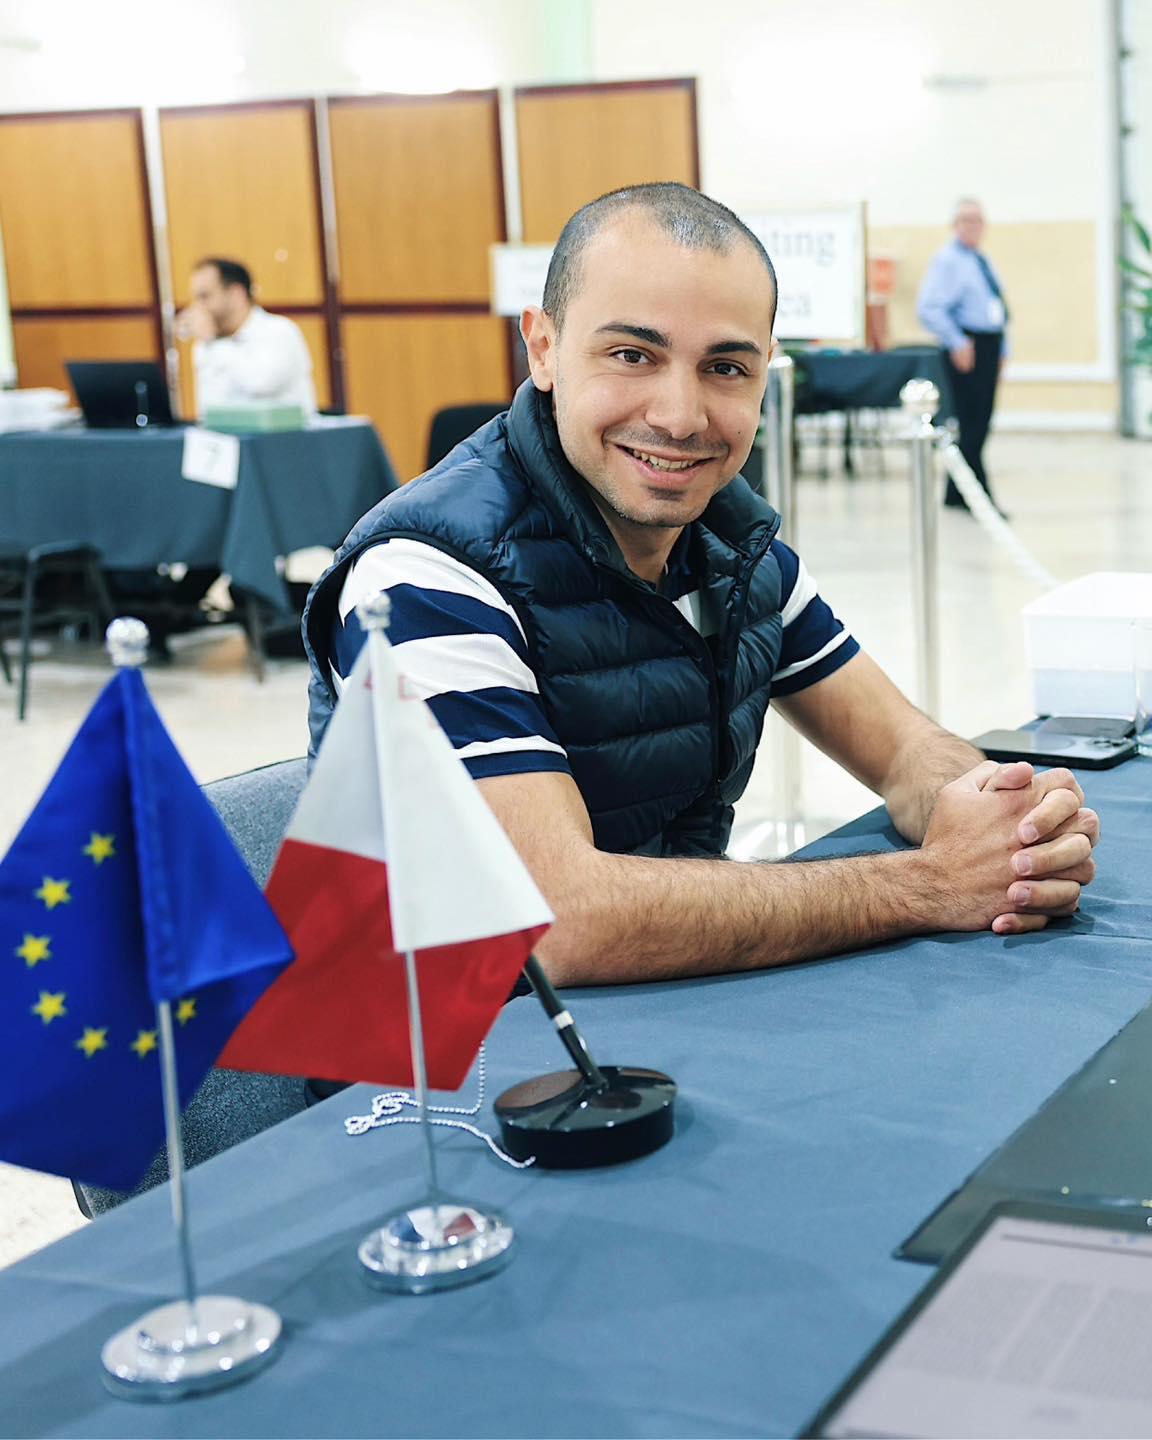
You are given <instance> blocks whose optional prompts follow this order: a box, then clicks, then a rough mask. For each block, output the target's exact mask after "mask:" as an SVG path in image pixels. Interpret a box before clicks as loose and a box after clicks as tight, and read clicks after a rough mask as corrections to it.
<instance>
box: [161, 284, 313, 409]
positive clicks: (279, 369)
mask: <svg viewBox="0 0 1152 1440" xmlns="http://www.w3.org/2000/svg"><path fill="white" fill-rule="evenodd" d="M190 289H191V295H192V303H191V304H190V305H189V306H188V308H187V309H186V310H182V311H181V312H180V314H179V315H177V317H176V336H177V339H180V340H193V341H195V342H196V348H195V351H194V359H195V365H196V400H197V407H198V409H199V411H200V413H201V414H203V413H204V411H205V410H206V409H207V408H208V407H209V406H212V405H238V404H246V403H247V404H256V403H262V404H266V405H299V406H300V408H301V409H302V410H303V411H304V414H305V415H306V416H312V415H315V413H316V391H315V388H314V386H313V384H312V357H311V355H310V354H309V352H308V345H307V342H306V341H305V339H304V336H303V334H302V333H301V331H300V327H299V325H297V324H296V323H295V322H294V321H292V320H289V319H288V317H287V316H286V315H269V313H268V311H267V310H265V309H263V308H262V307H261V306H259V305H257V304H256V303H255V301H254V300H253V298H252V276H251V273H250V272H249V271H248V269H247V268H246V267H245V266H244V265H241V264H240V262H239V261H238V260H225V259H222V258H220V257H217V256H209V257H208V258H207V259H204V260H201V261H200V263H199V265H197V266H196V269H195V270H194V271H193V272H192V284H191V287H190Z"/></svg>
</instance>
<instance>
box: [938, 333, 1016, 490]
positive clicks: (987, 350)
mask: <svg viewBox="0 0 1152 1440" xmlns="http://www.w3.org/2000/svg"><path fill="white" fill-rule="evenodd" d="M967 334H968V338H969V339H970V340H971V341H973V343H974V344H975V346H976V363H975V365H974V366H973V367H972V369H971V370H969V371H967V372H965V371H962V370H957V368H956V366H955V365H954V364H953V363H952V356H951V355H950V354H949V353H948V351H947V350H945V351H943V357H944V367H945V369H946V370H947V372H948V384H949V385H950V386H951V389H952V411H953V414H954V415H955V416H956V419H957V420H958V421H959V424H960V442H959V444H960V453H961V455H963V456H964V459H965V460H967V462H968V464H969V465H971V467H972V473H973V474H974V475H975V476H976V478H977V480H979V481H980V484H981V485H983V487H984V489H985V490H987V491H988V494H989V495H991V493H992V491H991V488H990V486H989V484H988V474H987V472H986V471H985V469H984V441H985V440H986V439H987V438H988V426H989V424H990V423H991V421H992V407H993V406H994V405H995V403H996V382H997V381H998V380H999V378H1000V351H1001V347H1002V345H1003V341H1004V337H1003V335H1001V334H1000V332H999V331H996V332H995V333H994V334H991V335H980V334H973V333H972V331H970V330H969V331H968V332H967ZM945 501H946V503H947V504H950V505H960V504H963V501H962V500H961V498H960V492H959V490H957V489H956V486H955V485H953V483H952V481H951V479H949V481H948V491H947V494H946V495H945Z"/></svg>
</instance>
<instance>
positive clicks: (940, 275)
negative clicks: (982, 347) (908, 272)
mask: <svg viewBox="0 0 1152 1440" xmlns="http://www.w3.org/2000/svg"><path fill="white" fill-rule="evenodd" d="M958 298H959V297H958V295H957V285H956V274H955V267H954V265H953V263H952V257H951V256H950V255H949V254H948V252H947V251H944V252H942V253H941V254H939V255H937V256H935V257H934V258H933V260H932V263H931V264H930V265H929V266H928V273H927V274H926V275H925V276H924V282H923V284H922V285H921V286H920V294H919V296H918V297H917V300H916V315H917V318H918V319H919V321H920V323H921V325H923V326H924V328H925V330H928V331H929V332H930V333H931V334H933V335H934V336H935V337H936V339H937V341H938V342H939V343H940V344H941V345H943V347H944V348H945V350H955V349H956V347H957V346H958V345H963V344H964V341H965V340H966V339H967V338H968V337H967V336H966V335H965V334H964V332H963V330H961V328H960V326H959V325H957V323H956V320H955V317H954V315H953V310H954V308H955V306H956V302H957V300H958Z"/></svg>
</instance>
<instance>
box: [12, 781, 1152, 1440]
mask: <svg viewBox="0 0 1152 1440" xmlns="http://www.w3.org/2000/svg"><path fill="white" fill-rule="evenodd" d="M1086 788H1087V790H1088V795H1089V799H1090V801H1091V802H1092V803H1093V804H1095V805H1096V806H1097V808H1098V809H1099V810H1100V812H1101V814H1102V816H1103V821H1104V839H1103V840H1102V842H1101V844H1100V847H1099V851H1098V857H1099V861H1100V875H1099V879H1098V881H1097V883H1096V884H1095V885H1094V886H1093V887H1092V888H1091V890H1090V891H1089V892H1087V895H1086V898H1085V903H1084V907H1083V910H1082V913H1081V914H1080V915H1079V916H1077V917H1075V918H1073V919H1071V920H1069V921H1062V922H1060V923H1057V924H1054V925H1053V926H1052V927H1051V928H1050V929H1048V930H1047V931H1044V932H1041V933H1039V934H1036V935H1028V936H1021V937H1017V938H1014V939H1002V938H998V937H996V936H994V935H992V934H991V933H982V934H973V935H959V934H958V935H942V936H938V937H933V938H929V939H917V940H907V941H904V942H900V943H896V944H889V945H881V946H875V947H873V948H870V949H867V950H863V951H860V952H859V953H856V954H853V955H851V956H846V957H842V958H840V959H837V960H832V961H826V962H822V963H818V964H808V965H798V966H793V967H790V968H788V969H785V970H779V971H774V972H772V971H769V972H763V973H759V974H755V975H745V976H724V977H718V978H715V979H704V980H695V981H685V982H681V983H675V984H662V985H642V986H632V987H628V988H625V989H610V988H604V989H597V990H587V991H581V992H575V993H573V994H572V995H571V997H570V1003H571V1006H572V1009H573V1011H574V1012H575V1013H576V1015H577V1017H578V1018H579V1020H580V1021H581V1023H582V1024H583V1026H584V1028H585V1030H586V1032H587V1034H588V1036H589V1037H590V1040H591V1042H592V1044H593V1047H594V1049H595V1051H596V1053H597V1054H598V1055H599V1056H600V1057H601V1058H603V1059H604V1060H608V1061H618V1062H630V1063H636V1064H641V1065H653V1066H658V1067H661V1068H663V1069H666V1070H668V1071H669V1072H670V1073H671V1074H672V1075H674V1076H675V1077H676V1079H677V1080H678V1081H679V1083H680V1086H681V1095H680V1102H679V1121H678V1132H677V1134H676V1136H675V1138H674V1139H673V1141H672V1142H671V1144H669V1145H668V1146H667V1147H666V1148H665V1149H663V1150H661V1151H660V1152H658V1153H657V1154H655V1155H652V1156H649V1157H648V1158H646V1159H644V1160H641V1161H638V1162H636V1163H634V1164H631V1165H626V1166H621V1167H619V1168H614V1169H607V1170H603V1171H584V1172H575V1173H547V1172H544V1171H535V1170H527V1171H523V1172H515V1171H512V1170H510V1169H508V1168H506V1167H504V1166H502V1165H500V1164H499V1163H498V1162H497V1161H496V1160H495V1159H494V1158H493V1157H492V1156H491V1155H490V1154H489V1153H488V1152H487V1150H486V1149H485V1148H484V1147H483V1146H481V1145H480V1144H479V1143H478V1142H476V1141H475V1140H472V1139H468V1138H466V1137H464V1136H461V1135H458V1134H454V1133H449V1132H440V1135H439V1145H440V1156H441V1173H442V1177H443V1179H444V1181H445V1183H446V1185H447V1186H448V1187H449V1188H450V1189H451V1190H453V1191H455V1192H457V1193H461V1194H464V1195H467V1196H469V1197H479V1198H482V1199H486V1200H487V1201H489V1202H491V1203H492V1204H494V1205H497V1206H499V1207H500V1208H501V1209H502V1210H503V1211H504V1212H505V1213H506V1214H507V1215H508V1216H509V1217H510V1218H511V1219H512V1221H513V1222H514V1224H515V1226H516V1228H517V1231H518V1233H519V1237H520V1252H519V1254H518V1255H517V1256H516V1257H515V1259H514V1260H513V1263H512V1264H511V1266H510V1267H509V1268H508V1269H507V1270H506V1271H505V1272H504V1273H503V1274H501V1275H498V1276H496V1277H495V1278H493V1279H491V1280H487V1281H484V1282H483V1283H481V1284H477V1285H474V1286H471V1287H468V1288H465V1289H463V1290H460V1291H457V1292H455V1293H451V1294H444V1295H438V1296H428V1297H422V1298H418V1299H413V1298H409V1297H386V1296H382V1295H380V1294H378V1293H375V1292H373V1291H371V1290H370V1289H369V1288H368V1287H367V1286H366V1285H365V1284H364V1282H363V1280H362V1279H361V1277H360V1275H359V1273H358V1268H357V1262H356V1258H355V1251H356V1244H357V1242H358V1241H359V1239H360V1238H361V1236H362V1235H363V1234H364V1232H365V1231H366V1230H367V1229H368V1228H369V1227H370V1226H371V1225H373V1224H374V1223H376V1222H377V1221H378V1219H379V1217H380V1216H381V1215H382V1214H383V1213H384V1212H385V1211H386V1210H387V1209H388V1208H389V1207H391V1206H394V1205H396V1204H397V1203H399V1202H402V1201H405V1200H408V1199H411V1198H414V1197H415V1196H416V1194H417V1193H418V1191H419V1188H420V1179H419V1177H420V1173H421V1170H420V1162H421V1154H420V1144H419V1137H418V1135H417V1133H416V1130H415V1127H414V1126H411V1125H401V1126H394V1127H391V1128H385V1129H379V1130H375V1131H372V1132H370V1133H369V1134H367V1135H365V1136H361V1137H358V1138H350V1137H348V1136H346V1135H345V1133H344V1130H343V1120H344V1118H345V1117H346V1116H349V1115H353V1114H364V1113H367V1112H368V1110H369V1099H370V1096H371V1094H372V1093H373V1091H372V1090H371V1089H370V1088H368V1087H357V1088H356V1089H354V1090H351V1091H348V1092H345V1093H344V1094H342V1095H338V1096H336V1097H335V1098H334V1099H332V1100H329V1101H327V1102H325V1103H324V1104H323V1105H321V1106H318V1107H317V1108H315V1109H313V1110H311V1111H309V1112H307V1113H305V1114H303V1115H300V1116H297V1117H296V1118H294V1119H292V1120H290V1121H288V1122H287V1123H286V1124H284V1125H282V1126H280V1127H277V1128H276V1129H274V1130H271V1131H267V1132H265V1133H264V1134H262V1135H259V1136H257V1137H256V1138H255V1139H253V1140H250V1141H248V1142H246V1143H245V1144H244V1145H242V1146H239V1147H238V1148H237V1149H235V1150H233V1151H230V1152H229V1153H227V1154H225V1155H222V1156H220V1157H218V1158H217V1159H215V1160H212V1161H210V1162H208V1163H207V1164H206V1165H204V1166H202V1167H200V1168H198V1169H197V1170H195V1171H193V1172H192V1174H191V1176H190V1188H191V1200H192V1205H191V1214H192V1223H193V1229H194V1234H195V1241H196V1249H197V1254H198V1258H199V1265H200V1270H201V1276H202V1281H203V1284H204V1286H205V1288H207V1289H214V1290H217V1291H223V1292H225V1293H233V1294H239V1295H244V1296H246V1297H249V1298H251V1299H255V1300H261V1301H265V1302H267V1303H269V1304H272V1305H274V1306H276V1307H277V1308H278V1309H279V1310H280V1312H281V1313H282V1314H283V1316H284V1318H285V1321H286V1323H287V1336H288V1338H287V1344H286V1346H285V1348H284V1353H283V1355H282V1356H281V1358H280V1359H279V1360H278V1361H277V1363H276V1364H275V1365H274V1366H272V1368H271V1369H269V1370H268V1371H267V1372H266V1373H264V1374H263V1375H261V1376H259V1377H257V1378H256V1379H255V1380H253V1381H252V1382H251V1383H250V1384H246V1385H243V1386H238V1387H236V1388H235V1389H233V1390H228V1391H223V1392H221V1393H219V1394H217V1395H214V1396H210V1397H204V1398H200V1399H196V1400H193V1401H189V1402H186V1403H182V1404H179V1405H172V1406H167V1407H163V1408H156V1407H133V1406H131V1405H128V1404H125V1403H124V1402H118V1401H114V1400H112V1399H111V1398H109V1397H107V1396H106V1395H105V1394H104V1392H103V1389H102V1387H101V1384H100V1379H99V1371H98V1363H99V1352H100V1347H101V1345H102V1343H103V1342H104V1340H106V1339H107V1338H108V1336H109V1335H111V1334H112V1333H113V1332H114V1331H115V1330H117V1329H119V1328H120V1327H121V1326H123V1325H125V1324H127V1323H128V1322H129V1321H130V1320H131V1319H133V1318H134V1317H135V1316H137V1315H138V1314H139V1313H141V1312H142V1311H143V1310H144V1309H146V1308H147V1307H149V1306H150V1305H152V1304H155V1303H157V1302H158V1301H160V1300H163V1299H167V1298H169V1297H170V1296H172V1295H173V1294H174V1293H175V1292H176V1288H177V1265H176V1258H175V1253H174V1245H173V1238H172V1231H171V1222H170V1219H169V1214H168V1199H167V1195H166V1194H165V1193H163V1192H152V1193H151V1194H149V1195H145V1196H143V1197H142V1198H140V1199H138V1200H135V1201H132V1202H130V1203H129V1204H127V1205H125V1206H123V1207H122V1208H121V1209H119V1210H116V1211H113V1212H112V1213H111V1214H110V1215H107V1216H105V1217H104V1218H102V1219H100V1220H98V1221H96V1222H95V1224H94V1225H92V1226H91V1227H90V1228H89V1229H87V1230H85V1231H83V1232H81V1233H78V1234H75V1235H72V1236H69V1237H68V1238H67V1239H65V1240H62V1241H60V1242H59V1243H58V1244H56V1245H53V1246H51V1247H49V1248H48V1249H47V1250H44V1251H42V1252H41V1253H40V1254H38V1255H34V1256H32V1257H30V1258H29V1259H27V1260H25V1261H23V1262H22V1263H20V1264H18V1265H16V1266H14V1267H12V1268H11V1269H9V1270H7V1271H5V1272H3V1273H2V1274H0V1314H3V1315H4V1316H5V1317H6V1320H7V1323H6V1324H5V1325H3V1326H2V1327H0V1396H2V1397H3V1403H2V1404H0V1434H3V1435H6V1436H8V1435H30V1434H36V1435H70V1436H103V1435H117V1436H133V1435H141V1436H144V1435H146V1436H168V1435H173V1436H175V1435H189V1436H193V1435H200V1436H216V1435H230V1436H267V1435H280V1436H305V1435H307V1436H315V1435H347V1436H361V1435H365V1436H369V1435H370V1436H382V1435H437V1436H468V1435H493V1436H542V1435H549V1436H553V1435H554V1436H623V1435H645V1436H648V1435H651V1436H667V1435H678V1436H695V1435H707V1436H712V1435H726V1436H765V1435H788V1434H792V1433H794V1432H795V1431H796V1430H797V1428H798V1427H799V1426H800V1425H801V1424H802V1423H803V1422H804V1421H805V1420H806V1419H807V1418H808V1417H810V1416H811V1414H812V1413H813V1412H814V1411H815V1409H816V1408H817V1405H818V1404H819V1402H820V1401H821V1400H822V1399H823V1397H824V1396H825V1395H826V1394H827V1393H828V1392H829V1391H830V1390H831V1389H832V1387H833V1386H834V1385H835V1384H836V1383H837V1382H838V1381H839V1380H840V1379H841V1378H842V1377H843V1376H844V1375H845V1374H846V1373H847V1372H848V1370H849V1369H850V1368H851V1367H852V1365H853V1364H854V1363H855V1362H856V1361H858V1360H859V1359H860V1357H861V1356H862V1355H863V1354H864V1352H865V1351H866V1350H867V1349H868V1347H869V1346H870V1345H871V1344H872V1343H873V1342H874V1341H875V1340H876V1338H877V1337H878V1336H879V1335H880V1334H881V1332H882V1331H883V1330H884V1329H885V1327H886V1326H887V1325H888V1324H889V1323H890V1322H891V1320H892V1319H893V1318H894V1317H895V1316H896V1314H897V1313H898V1312H899V1310H900V1309H901V1308H902V1307H903V1306H904V1305H905V1304H906V1303H907V1301H908V1300H909V1299H910V1298H911V1297H912V1296H913V1295H914V1294H915V1293H916V1291H917V1290H919V1288H920V1287H921V1286H922V1285H923V1284H924V1283H925V1281H926V1280H927V1278H928V1274H929V1272H928V1271H927V1270H926V1269H925V1268H924V1267H922V1266H917V1265H911V1264H908V1263H907V1262H904V1261H899V1260H895V1259H893V1258H892V1251H893V1250H894V1248H895V1247H896V1246H897V1245H898V1244H899V1243H900V1241H901V1240H903V1238H904V1237H905V1236H906V1235H907V1234H908V1233H909V1232H910V1231H911V1230H912V1229H913V1228H914V1226H915V1225H916V1224H917V1223H918V1222H919V1221H920V1220H921V1219H923V1217H924V1216H925V1215H926V1214H927V1213H928V1212H929V1211H930V1210H931V1209H932V1208H933V1207H934V1206H935V1205H936V1204H937V1203H938V1202H939V1201H940V1199H942V1198H943V1196H945V1195H946V1194H947V1193H949V1191H951V1190H952V1189H953V1188H954V1187H955V1186H956V1185H957V1184H958V1183H959V1182H960V1181H961V1180H963V1179H964V1177H965V1176H966V1175H967V1174H968V1173H969V1172H970V1171H971V1170H972V1169H973V1167H974V1166H975V1165H976V1164H977V1163H978V1162H979V1161H980V1160H981V1159H982V1158H983V1157H984V1156H985V1155H986V1154H988V1152H989V1151H991V1150H992V1149H993V1148H994V1147H995V1146H996V1145H998V1144H999V1143H1000V1142H1001V1141H1002V1140H1003V1139H1004V1138H1005V1137H1006V1136H1007V1135H1008V1134H1010V1133H1011V1131H1012V1130H1014V1129H1015V1128H1016V1126H1018V1125H1019V1124H1020V1123H1021V1122H1022V1121H1023V1120H1024V1119H1026V1118H1027V1117H1028V1116H1029V1115H1030V1114H1031V1113H1032V1112H1033V1111H1034V1110H1035V1109H1036V1107H1037V1106H1038V1105H1039V1104H1040V1103H1041V1102H1042V1101H1043V1100H1044V1099H1045V1097H1046V1096H1047V1095H1049V1094H1050V1093H1051V1091H1052V1090H1054V1089H1055V1088H1056V1086H1058V1085H1059V1084H1060V1083H1061V1082H1062V1081H1063V1080H1064V1079H1065V1078H1066V1076H1068V1075H1069V1074H1070V1073H1071V1072H1072V1071H1073V1070H1075V1069H1076V1068H1077V1067H1078V1066H1080V1065H1081V1064H1082V1063H1083V1062H1084V1060H1085V1059H1086V1058H1087V1057H1088V1056H1090V1055H1091V1054H1093V1053H1094V1052H1095V1051H1096V1050H1097V1049H1098V1048H1099V1047H1100V1046H1101V1045H1102V1044H1104V1043H1105V1042H1106V1041H1107V1040H1108V1039H1109V1038H1110V1037H1111V1036H1112V1035H1113V1034H1114V1033H1115V1032H1116V1031H1117V1030H1118V1029H1119V1028H1120V1027H1121V1026H1122V1025H1123V1024H1124V1023H1125V1022H1126V1021H1127V1020H1128V1019H1129V1018H1130V1017H1131V1016H1132V1015H1133V1014H1134V1013H1135V1012H1136V1011H1137V1010H1138V1009H1139V1008H1140V1007H1141V1006H1142V1005H1144V1004H1145V1003H1146V1001H1147V1000H1148V998H1149V995H1150V994H1152V885H1150V882H1149V880H1148V872H1147V864H1146V859H1145V856H1146V846H1147V835H1148V828H1149V822H1150V820H1152V762H1148V761H1143V760H1140V761H1134V762H1131V763H1129V764H1127V765H1124V766H1121V767H1120V768H1118V769H1116V770H1114V771H1110V772H1106V773H1101V774H1099V775H1092V776H1088V777H1087V783H1086ZM898 843H899V841H898V839H897V837H896V836H895V835H894V832H893V831H892V830H891V828H890V826H889V825H888V824H887V822H886V819H885V817H884V815H883V813H882V812H879V811H877V812H874V813H873V814H872V815H870V816H866V817H864V818H863V819H862V820H860V821H857V822H855V823H854V824H852V825H849V826H847V827H845V828H844V829H843V830H841V831H839V832H837V833H836V834H835V835H833V836H830V837H828V838H827V839H826V840H824V841H821V842H820V843H818V844H817V845H815V846H813V847H811V848H810V850H809V851H808V852H807V853H808V854H809V855H812V856H816V855H825V856H830V855H840V854H849V853H858V852H861V851H874V850H887V849H891V848H893V847H894V846H895V845H897V844H898ZM488 1058H489V1069H490V1079H491V1083H492V1093H493V1094H494V1093H496V1092H497V1091H498V1090H499V1089H500V1088H501V1087H502V1086H504V1085H506V1084H508V1083H510V1082H512V1081H514V1080H519V1079H523V1078H526V1077H527V1076H529V1075H533V1074H536V1073H538V1072H540V1071H542V1070H546V1069H559V1068H562V1066H563V1063H564V1061H563V1054H562V1051H561V1048H560V1046H559V1044H558V1043H557V1041H556V1038H555V1035H554V1034H553V1032H552V1028H551V1026H550V1025H549V1024H548V1023H547V1022H546V1021H545V1019H544V1017H543V1015H542V1013H541V1011H540V1010H539V1008H538V1007H537V1006H536V1004H535V1002H534V1001H533V1000H531V999H530V998H529V999H520V1000H516V1001H514V1002H513V1003H512V1004H511V1005H509V1006H508V1007H507V1008H506V1009H505V1011H504V1013H503V1015H502V1016H501V1018H500V1020H499V1021H498V1022H497V1025H496V1027H495V1029H494V1031H493V1034H492V1036H491V1038H490V1041H489V1049H488ZM463 1103H467V1094H466V1095H465V1096H464V1097H463Z"/></svg>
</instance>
